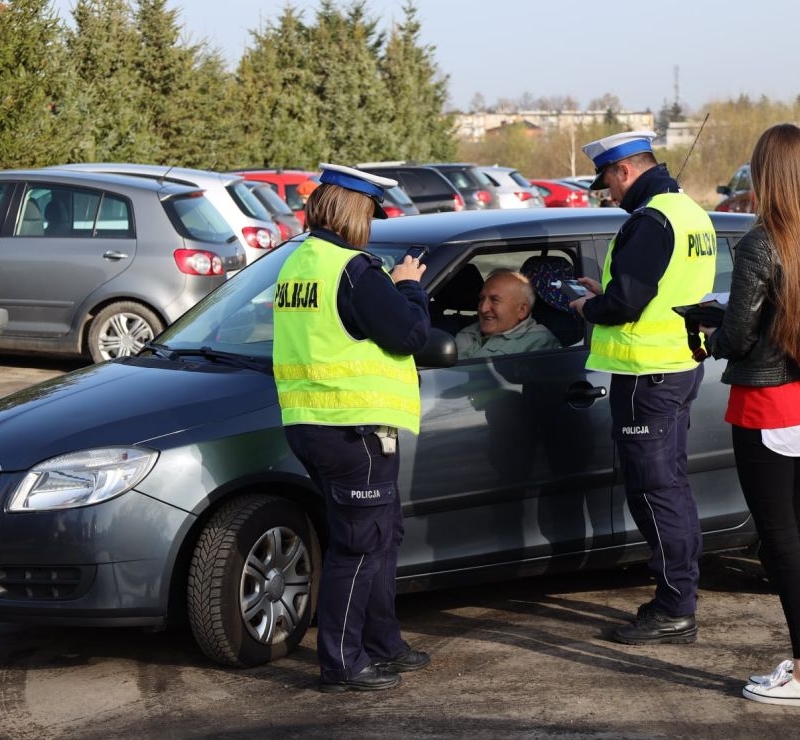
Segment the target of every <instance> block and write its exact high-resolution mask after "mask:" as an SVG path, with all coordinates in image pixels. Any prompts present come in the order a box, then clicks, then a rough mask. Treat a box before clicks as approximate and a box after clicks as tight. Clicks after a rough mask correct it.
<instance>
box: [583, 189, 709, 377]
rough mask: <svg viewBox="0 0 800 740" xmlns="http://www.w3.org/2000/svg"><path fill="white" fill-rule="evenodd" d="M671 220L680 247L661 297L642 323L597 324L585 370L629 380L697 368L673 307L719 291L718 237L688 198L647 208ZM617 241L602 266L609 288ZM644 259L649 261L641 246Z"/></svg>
mask: <svg viewBox="0 0 800 740" xmlns="http://www.w3.org/2000/svg"><path fill="white" fill-rule="evenodd" d="M647 207H648V208H654V209H655V210H657V211H660V212H661V213H663V214H664V216H666V217H667V219H668V220H669V222H670V224H671V225H672V229H673V232H674V234H675V248H674V249H673V251H672V258H671V259H670V261H669V265H668V266H667V269H666V271H665V272H664V275H663V276H662V278H661V280H660V281H659V283H658V293H657V294H656V296H655V297H654V298H653V300H652V301H650V303H648V304H647V306H646V307H645V309H644V311H643V312H642V315H641V316H640V317H639V320H638V321H633V322H628V323H626V324H617V325H612V326H606V325H602V324H595V326H594V327H593V329H592V346H591V351H590V353H589V358H588V359H587V361H586V367H587V368H590V369H592V370H604V371H606V372H611V373H621V374H627V375H649V374H653V373H674V372H681V371H684V370H691V369H692V368H694V367H697V363H696V362H695V360H694V359H693V358H692V353H691V350H690V349H689V345H688V343H687V337H686V326H685V324H684V320H683V318H682V317H681V316H679V315H678V314H676V313H675V312H674V311H673V310H672V307H673V306H685V305H689V304H692V303H697V302H698V301H699V300H700V299H701V298H702V297H703V296H704V295H706V294H707V293H709V292H711V290H712V288H713V286H714V272H715V268H716V257H717V237H716V232H715V231H714V226H713V224H712V223H711V219H710V218H709V216H708V214H707V213H706V212H705V211H704V210H703V209H702V208H700V206H698V205H697V204H696V203H695V202H694V201H693V200H692V199H691V198H689V197H688V196H687V195H684V194H683V193H662V194H660V195H656V196H654V197H653V198H652V199H651V200H650V201H649V202H648V203H647ZM615 242H616V237H614V239H612V241H611V244H610V245H609V247H608V253H607V254H606V260H605V265H604V267H603V276H602V284H603V288H604V289H605V287H606V285H608V283H609V281H610V280H611V261H612V260H613V259H614V244H615ZM641 248H642V250H643V253H642V255H641V259H647V254H646V251H645V250H646V245H642V247H641Z"/></svg>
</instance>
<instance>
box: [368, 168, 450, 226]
mask: <svg viewBox="0 0 800 740" xmlns="http://www.w3.org/2000/svg"><path fill="white" fill-rule="evenodd" d="M356 166H357V167H358V168H359V169H360V170H364V171H365V172H371V173H373V174H374V175H380V176H381V177H391V178H392V179H393V180H397V182H398V183H399V184H400V187H401V188H403V190H404V191H405V192H406V194H407V195H408V197H409V198H411V200H412V201H413V202H414V205H415V206H416V207H417V209H418V210H419V212H420V213H447V212H449V211H463V210H464V209H465V208H466V203H465V202H464V196H463V195H462V194H461V193H460V192H459V191H458V188H456V187H455V185H453V184H452V183H451V182H450V181H449V180H448V179H447V178H446V177H445V176H444V175H443V174H442V173H441V172H439V171H438V170H437V169H435V168H434V167H428V166H427V165H421V164H414V163H408V162H362V163H361V164H358V165H356Z"/></svg>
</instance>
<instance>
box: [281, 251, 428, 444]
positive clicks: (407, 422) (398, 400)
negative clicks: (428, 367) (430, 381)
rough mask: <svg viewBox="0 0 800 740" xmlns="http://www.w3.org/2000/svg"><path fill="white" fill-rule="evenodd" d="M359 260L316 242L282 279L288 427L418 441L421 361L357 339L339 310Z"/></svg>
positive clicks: (297, 254)
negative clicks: (368, 430) (381, 433)
mask: <svg viewBox="0 0 800 740" xmlns="http://www.w3.org/2000/svg"><path fill="white" fill-rule="evenodd" d="M354 256H355V253H354V252H353V250H351V249H345V248H343V247H339V246H337V245H336V244H332V243H330V242H327V241H325V240H324V239H319V238H317V237H309V238H308V239H306V240H305V241H304V242H303V244H301V245H300V246H299V247H298V248H297V249H296V250H295V251H294V253H293V254H291V255H290V256H289V257H288V258H287V260H286V262H285V263H284V265H283V267H282V268H281V271H280V273H279V274H278V281H277V284H276V289H275V297H274V300H273V315H274V321H275V336H274V346H273V363H274V371H275V381H276V383H277V386H278V399H279V402H280V406H281V416H282V419H283V423H284V424H330V425H335V426H356V425H360V424H364V425H368V424H376V425H385V426H390V427H402V428H403V429H408V430H410V431H411V432H413V433H414V434H418V433H419V418H420V394H419V379H418V376H417V368H416V365H415V363H414V358H413V357H412V356H399V355H392V354H389V353H388V352H386V351H384V350H382V349H381V348H380V347H379V346H378V345H377V344H375V342H373V341H371V340H369V339H363V340H357V339H354V338H353V337H352V336H350V335H349V334H348V333H347V331H346V330H345V328H344V326H343V325H342V322H341V320H340V318H339V313H338V311H337V310H336V295H337V293H338V290H339V282H340V280H341V279H342V275H343V274H344V268H345V266H346V265H347V263H348V262H349V261H350V260H351V259H352V258H353V257H354ZM375 310H376V311H380V310H381V307H380V306H375Z"/></svg>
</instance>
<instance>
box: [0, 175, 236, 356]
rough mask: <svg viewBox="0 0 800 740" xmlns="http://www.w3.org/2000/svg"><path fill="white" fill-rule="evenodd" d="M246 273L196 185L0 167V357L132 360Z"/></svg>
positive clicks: (222, 225)
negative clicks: (1, 326)
mask: <svg viewBox="0 0 800 740" xmlns="http://www.w3.org/2000/svg"><path fill="white" fill-rule="evenodd" d="M244 265H245V254H244V249H243V248H242V247H241V246H240V245H239V243H238V242H237V241H236V238H235V236H234V234H233V231H232V229H231V227H230V226H228V224H227V222H226V221H225V220H224V219H223V218H222V216H221V215H220V214H219V212H218V211H217V210H216V209H215V208H214V207H213V206H212V205H211V203H210V202H209V201H208V200H207V199H206V197H205V196H204V195H203V192H202V190H199V189H198V188H197V187H187V186H184V185H174V184H169V183H158V182H156V181H155V180H146V179H142V178H134V177H127V176H126V177H122V176H116V175H103V174H90V173H82V172H62V171H58V170H53V169H46V170H44V169H43V170H18V171H15V170H4V171H0V307H2V308H3V309H5V310H6V311H7V312H8V323H7V326H6V328H5V330H4V331H3V333H2V334H1V335H0V351H13V352H41V353H49V354H71V355H86V356H89V357H91V358H92V359H93V360H94V361H95V362H99V361H101V360H107V359H110V358H113V357H121V356H124V355H130V354H133V353H135V352H137V351H138V350H140V349H141V348H142V347H143V346H144V344H145V343H146V342H148V341H150V340H151V339H152V338H153V337H154V336H155V335H156V334H158V333H159V332H160V331H161V330H162V329H163V328H164V327H165V326H166V325H167V324H169V323H170V322H171V321H174V320H175V319H177V318H178V316H180V315H181V314H182V313H183V312H184V311H186V310H187V309H188V308H190V307H191V306H193V305H194V304H195V303H197V301H199V300H200V299H201V298H202V297H203V296H205V295H206V294H208V293H210V292H211V291H212V290H213V289H214V288H216V287H217V286H219V285H221V284H222V283H224V282H225V280H226V279H227V277H228V275H229V274H231V273H233V272H235V271H237V270H240V269H241V268H242V267H244Z"/></svg>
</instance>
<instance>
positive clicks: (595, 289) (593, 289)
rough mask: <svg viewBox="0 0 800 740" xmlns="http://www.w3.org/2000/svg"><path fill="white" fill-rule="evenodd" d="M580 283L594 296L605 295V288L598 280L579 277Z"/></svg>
mask: <svg viewBox="0 0 800 740" xmlns="http://www.w3.org/2000/svg"><path fill="white" fill-rule="evenodd" d="M578 282H579V283H580V284H581V285H583V286H584V287H586V288H588V289H589V292H590V293H594V295H603V286H602V285H600V283H598V282H597V280H592V278H590V277H579V278H578ZM592 297H594V296H592Z"/></svg>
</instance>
